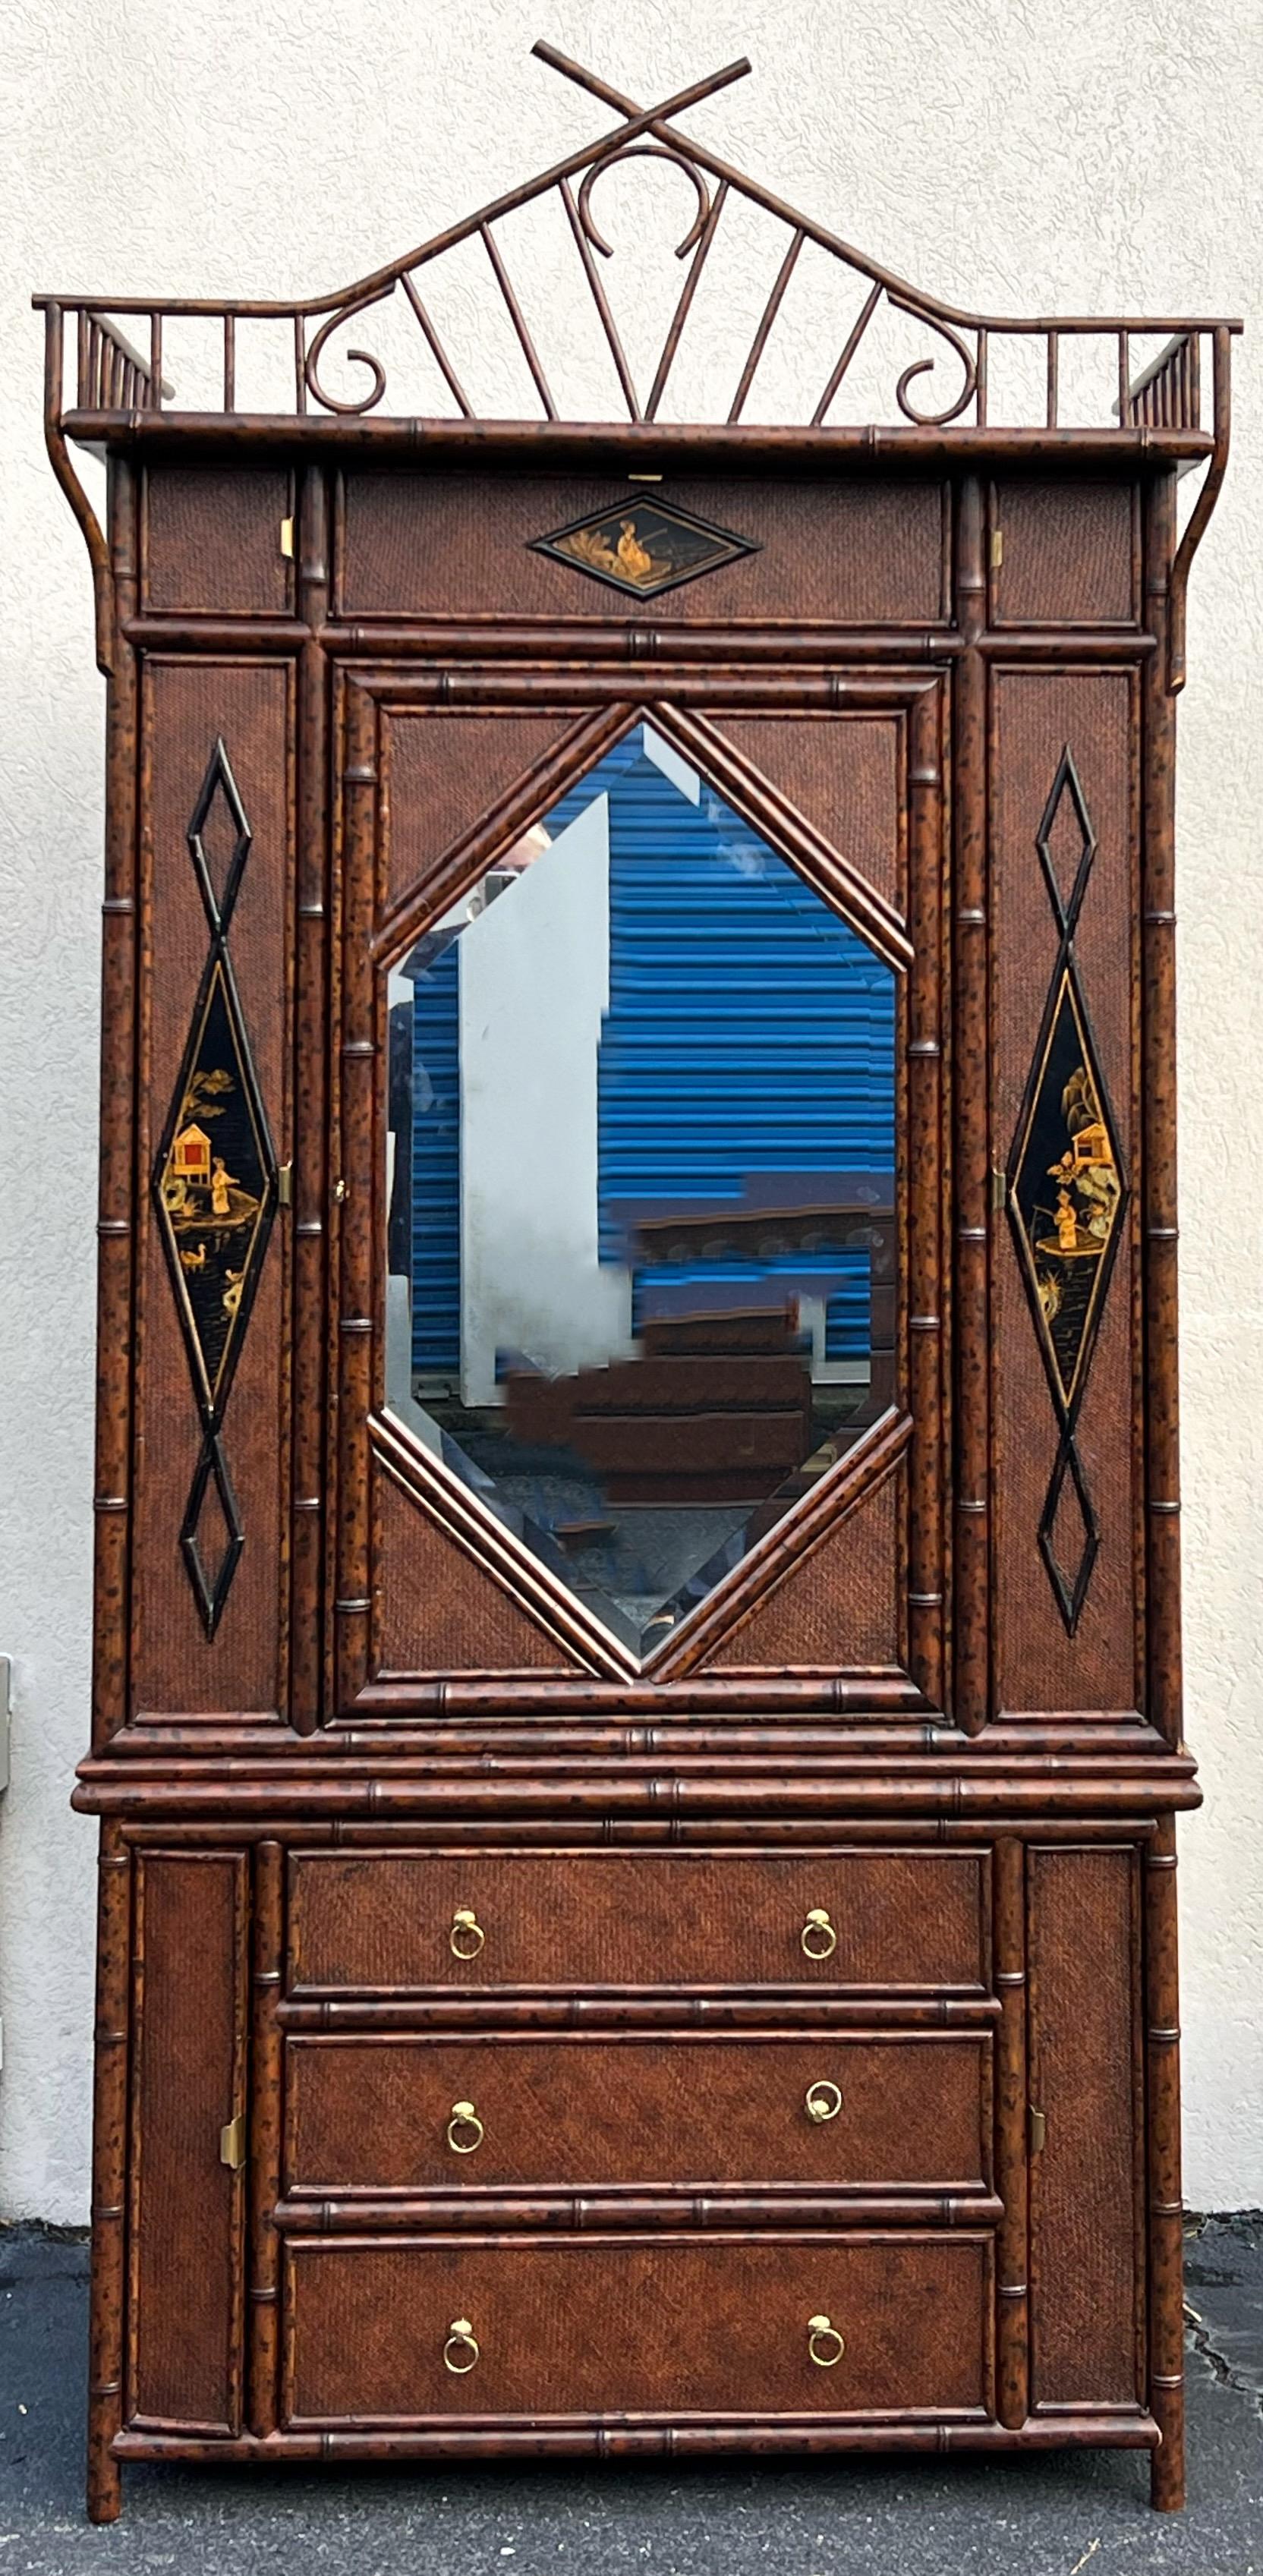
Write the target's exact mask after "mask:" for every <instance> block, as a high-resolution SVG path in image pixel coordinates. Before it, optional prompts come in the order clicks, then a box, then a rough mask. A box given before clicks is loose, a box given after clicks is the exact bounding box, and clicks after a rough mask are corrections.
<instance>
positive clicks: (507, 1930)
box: [287, 1849, 989, 1995]
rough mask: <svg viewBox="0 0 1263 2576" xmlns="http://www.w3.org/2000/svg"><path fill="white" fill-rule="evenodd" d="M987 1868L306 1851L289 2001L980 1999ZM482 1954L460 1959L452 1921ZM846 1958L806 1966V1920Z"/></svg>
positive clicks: (880, 1857)
mask: <svg viewBox="0 0 1263 2576" xmlns="http://www.w3.org/2000/svg"><path fill="white" fill-rule="evenodd" d="M985 1899H986V1863H985V1860H984V1858H983V1856H982V1855H981V1854H975V1853H967V1852H938V1851H921V1852H916V1851H914V1852H900V1851H886V1852H866V1851H845V1850H844V1851H830V1850H828V1849H824V1850H821V1851H819V1852H816V1853H801V1854H798V1853H795V1854H793V1855H790V1854H788V1853H784V1854H782V1853H778V1852H774V1851H768V1852H763V1853H760V1854H759V1855H758V1856H757V1857H754V1856H751V1857H749V1858H747V1857H746V1856H745V1855H744V1854H741V1853H726V1852H724V1853H714V1854H710V1853H704V1852H683V1851H675V1852H631V1853H621V1852H603V1853H587V1852H583V1851H576V1852H558V1853H545V1852H540V1853H533V1852H524V1851H513V1850H505V1851H503V1852H495V1853H493V1852H469V1853H467V1854H461V1853H460V1852H455V1851H452V1852H438V1851H434V1852H416V1853H410V1852H407V1851H402V1852H398V1853H387V1852H382V1853H380V1854H377V1853H367V1852H365V1853H355V1854H350V1853H339V1852H330V1853H324V1852H300V1853H297V1854H296V1855H295V1857H294V1859H293V1861H292V1862H291V1866H290V1901H289V1927H290V1928H289V1973H288V1979H287V1991H288V1992H289V1993H290V1994H293V1995H316V1994H337V1993H359V1994H391V1993H403V1992H407V1991H408V1990H410V1989H412V1990H415V1991H417V1992H419V1993H424V1992H426V1991H427V1990H429V1989H431V1988H433V1987H440V1988H443V1987H446V1988H452V1987H455V1988H456V1989H457V1991H459V1992H462V1993H469V1992H473V1993H478V1992H483V1991H486V1990H487V1989H488V1988H494V1987H500V1986H507V1987H515V1986H520V1987H537V1986H538V1987H548V1986H553V1985H560V1986H564V1987H566V1988H568V1989H574V1988H576V1987H588V1986H590V1987H594V1988H600V1987H604V1986H632V1987H640V1986H657V1987H661V1986H668V1987H684V1988H704V1987H708V1986H719V1987H737V1988H741V1987H748V1986H763V1985H766V1986H773V1987H781V1986H811V1987H813V1988H816V1989H821V1988H841V1989H843V1990H846V1989H848V1988H849V1989H850V1990H852V1991H858V1992H874V1993H878V1992H882V1991H885V1990H887V1989H889V1990H893V1991H895V1992H898V1991H899V1990H900V1989H902V1990H904V1991H907V1990H909V1989H911V1990H914V1991H915V1990H917V1989H927V1988H929V1989H933V1990H934V1991H935V1992H941V1993H948V1992H950V1993H955V1994H962V1995H968V1994H975V1995H976V1994H979V1993H982V1992H984V1991H985V1990H986V1987H987V1984H988V1977H989V1937H988V1936H989V1925H988V1921H987V1915H986V1905H985ZM462 1907H472V1908H473V1910H474V1912H475V1914H476V1916H477V1919H478V1924H479V1926H480V1928H481V1930H482V1932H483V1935H484V1945H483V1947H482V1948H481V1950H479V1951H478V1952H477V1953H476V1955H475V1956H474V1957H472V1958H470V1959H461V1958H459V1957H455V1956H454V1955H453V1953H452V1949H451V1937H450V1936H451V1931H452V1924H453V1920H454V1917H455V1915H456V1912H457V1909H458V1908H462ZM821 1907H822V1908H823V1909H824V1910H825V1911H826V1912H827V1913H828V1915H829V1917H830V1922H831V1924H832V1927H833V1930H834V1933H835V1936H836V1948H835V1949H834V1950H833V1951H832V1952H831V1953H829V1954H828V1955H826V1956H824V1957H822V1958H817V1959H813V1958H811V1957H810V1956H809V1955H807V1954H805V1953H804V1950H803V1943H802V1936H803V1931H804V1927H805V1925H806V1923H807V1917H808V1915H809V1914H810V1913H811V1911H812V1910H813V1908H821Z"/></svg>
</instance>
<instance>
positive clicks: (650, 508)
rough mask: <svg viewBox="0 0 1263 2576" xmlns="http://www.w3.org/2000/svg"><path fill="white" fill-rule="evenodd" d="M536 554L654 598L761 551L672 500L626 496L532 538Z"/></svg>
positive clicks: (639, 595)
mask: <svg viewBox="0 0 1263 2576" xmlns="http://www.w3.org/2000/svg"><path fill="white" fill-rule="evenodd" d="M532 545H533V550H534V552H535V553H536V554H543V555H551V556H552V557H553V558H554V560H555V561H556V562H558V563H564V564H572V565H574V567H575V569H576V570H577V571H579V572H586V573H590V574H591V575H592V576H593V578H594V580H596V581H604V582H608V583H610V584H611V585H612V587H613V588H614V589H615V590H624V591H630V592H631V594H632V596H633V597H634V598H636V599H653V598H655V597H656V595H657V593H658V592H659V591H661V590H673V589H674V588H675V586H676V584H677V583H678V582H682V581H693V580H694V579H695V578H696V576H697V575H698V574H699V573H704V572H717V571H718V569H719V566H720V565H721V564H727V563H735V562H736V561H737V559H738V557H739V556H740V555H748V554H757V552H758V550H759V549H758V546H757V544H756V543H755V542H754V540H753V539H751V538H749V537H738V536H734V535H733V533H732V531H731V530H730V529H726V528H712V527H709V526H708V525H707V523H706V521H705V520H704V519H695V518H694V517H693V515H692V513H691V511H688V510H680V509H677V508H676V506H675V504H674V503H673V502H670V501H642V500H639V499H624V500H621V501H618V502H616V503H615V504H614V506H613V507H612V508H610V509H608V510H598V511H595V512H593V513H591V514H590V515H589V516H588V517H587V518H584V519H577V520H575V521H574V522H573V524H572V525H571V526H570V527H567V528H558V529H557V530H556V531H555V532H554V533H553V534H552V535H551V536H546V537H536V538H534V539H533V540H532Z"/></svg>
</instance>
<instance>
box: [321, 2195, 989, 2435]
mask: <svg viewBox="0 0 1263 2576" xmlns="http://www.w3.org/2000/svg"><path fill="white" fill-rule="evenodd" d="M285 2299H286V2320H285V2323H286V2338H285V2341H286V2367H285V2380H286V2421H287V2422H288V2424H289V2425H290V2426H291V2427H294V2428H301V2427H304V2426H311V2427H316V2426H337V2425H349V2424H355V2425H357V2426H361V2425H368V2424H373V2425H379V2426H390V2425H412V2424H417V2423H424V2422H427V2421H429V2422H432V2421H433V2420H434V2419H436V2418H442V2417H448V2418H452V2417H456V2418H460V2419H466V2420H468V2419H469V2418H471V2417H472V2418H476V2419H477V2418H488V2417H493V2418H496V2417H498V2418H504V2417H510V2418H512V2417H529V2418H530V2419H531V2421H532V2422H534V2423H538V2422H539V2421H540V2420H541V2419H543V2420H547V2419H549V2418H556V2417H575V2416H579V2417H586V2416H593V2415H611V2414H618V2415H627V2414H649V2415H664V2414H665V2415H672V2414H688V2415H702V2416H715V2415H737V2416H744V2415H747V2414H749V2415H754V2414H758V2415H760V2416H764V2417H766V2416H768V2415H788V2416H800V2415H805V2416H816V2415H831V2416H839V2415H841V2416H857V2415H858V2416H891V2415H898V2416H901V2417H906V2416H908V2415H910V2414H911V2415H927V2416H940V2415H953V2416H973V2417H979V2416H985V2415H986V2414H988V2413H989V2412H990V2381H991V2365H990V2350H991V2326H990V2317H991V2240H990V2238H989V2237H987V2236H985V2235H981V2234H978V2235H968V2236H965V2235H951V2236H944V2235H940V2236H931V2235H918V2234H913V2233H912V2232H910V2231H901V2232H900V2233H898V2234H894V2233H888V2234H868V2233H866V2234H863V2235H860V2234H856V2235H853V2236H832V2237H830V2236H799V2237H786V2236H762V2237H752V2238H738V2237H735V2236H715V2237H709V2238H706V2239H705V2240H702V2239H700V2238H696V2237H674V2238H653V2239H651V2238H644V2237H627V2238H624V2239H622V2240H621V2241H619V2240H617V2239H611V2238H609V2237H601V2236H592V2237H574V2236H559V2237H553V2238H550V2239H548V2240H541V2239H540V2238H538V2237H535V2238H523V2239H522V2240H521V2242H520V2243H516V2244H513V2243H504V2242H499V2243H493V2242H489V2241H486V2240H479V2239H472V2240H471V2239H469V2238H464V2239H462V2240H460V2241H459V2242H454V2241H453V2240H451V2239H450V2238H445V2237H431V2238H428V2239H424V2240H422V2239H416V2238H400V2239H396V2240H395V2241H393V2242H392V2243H389V2244H382V2243H380V2242H374V2241H372V2240H370V2239H368V2238H364V2237H343V2238H341V2239H333V2238H328V2237H326V2238H322V2239H318V2238H305V2239H304V2238H300V2239H297V2240H295V2241H293V2242H291V2243H290V2244H289V2245H288V2246H287V2248H286V2283H285ZM816 2316H827V2317H829V2318H830V2320H831V2321H832V2324H833V2326H834V2327H835V2328H836V2329H838V2330H839V2332H840V2333H841V2334H842V2336H843V2338H844V2341H845V2350H844V2352H843V2353H842V2356H841V2358H840V2360H838V2361H837V2362H836V2363H835V2364H834V2365H833V2366H832V2367H828V2368H821V2367H819V2366H818V2365H817V2364H816V2363H815V2362H813V2360H812V2358H811V2355H810V2352H809V2350H808V2321H809V2319H811V2318H813V2317H816ZM458 2320H465V2321H467V2322H468V2325H469V2327H470V2329H471V2331H472V2334H473V2336H474V2337H475V2338H476V2341H477V2344H478V2358H477V2360H476V2362H474V2365H473V2367H472V2368H470V2369H469V2370H468V2371H467V2372H466V2373H465V2374H464V2375H463V2376H460V2377H458V2376H456V2375H454V2373H453V2372H452V2371H451V2370H450V2369H449V2368H448V2367H446V2366H445V2363H444V2346H445V2343H446V2342H447V2338H448V2336H449V2335H450V2333H451V2330H452V2327H453V2325H454V2323H456V2322H457V2321H458ZM832 2348H833V2347H832V2345H831V2344H830V2343H826V2344H825V2345H824V2346H823V2349H824V2350H826V2351H829V2350H832ZM452 2357H453V2358H454V2359H456V2360H458V2361H467V2360H468V2359H469V2358H470V2353H469V2349H468V2347H467V2346H466V2345H464V2344H461V2345H458V2346H457V2347H456V2349H455V2351H454V2353H453V2355H452Z"/></svg>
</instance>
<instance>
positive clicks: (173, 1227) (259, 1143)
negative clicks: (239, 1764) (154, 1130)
mask: <svg viewBox="0 0 1263 2576" xmlns="http://www.w3.org/2000/svg"><path fill="white" fill-rule="evenodd" d="M187 838H188V845H189V854H190V857H191V858H192V861H193V868H194V872H195V874H196V877H197V881H198V885H199V888H200V890H201V895H202V901H203V903H204V905H205V907H206V917H207V922H208V925H209V929H210V946H209V950H208V953H207V958H206V964H205V967H204V970H203V973H202V980H201V984H200V986H199V989H198V994H197V999H196V1001H195V1003H194V1006H193V1016H192V1021H191V1025H190V1028H189V1035H188V1042H187V1044H186V1047H185V1050H184V1059H183V1062H182V1064H181V1066H180V1072H179V1076H178V1079H177V1082H176V1087H175V1091H174V1093H173V1095H172V1099H171V1105H170V1108H169V1110H168V1112H167V1118H166V1123H165V1126H164V1128H163V1132H162V1140H161V1143H160V1144H159V1147H158V1153H157V1157H156V1160H155V1163H154V1171H153V1197H154V1204H155V1207H156V1210H157V1215H158V1225H159V1231H160V1233H161V1236H162V1243H163V1249H164V1251H165V1253H166V1257H167V1266H168V1268H169V1270H170V1273H171V1281H172V1286H173V1288H174V1291H175V1300H176V1306H177V1309H178V1312H179V1316H180V1323H181V1326H182V1328H183V1332H184V1341H185V1348H186V1350H187V1352H188V1359H189V1368H190V1371H191V1374H192V1379H193V1393H194V1396H195V1399H196V1402H197V1407H198V1412H199V1414H200V1416H201V1422H202V1432H203V1439H202V1448H201V1452H200V1454H199V1457H198V1462H197V1467H196V1470H195V1473H194V1478H193V1484H192V1487H191V1489H190V1493H189V1499H188V1505H187V1508H186V1510H185V1515H184V1524H183V1527H182V1529H181V1532H180V1547H181V1550H182V1553H183V1556H184V1561H185V1565H186V1567H187V1569H188V1573H189V1578H190V1581H191V1582H192V1585H193V1589H194V1592H195V1594H196V1596H197V1601H198V1606H199V1608H200V1610H201V1614H202V1620H203V1624H204V1626H205V1629H206V1633H207V1636H208V1637H212V1636H213V1635H214V1633H215V1629H216V1627H217V1625H218V1623H219V1619H220V1615H221V1613H222V1611H223V1608H224V1604H225V1602H226V1600H227V1598H228V1594H229V1591H230V1589H231V1586H232V1580H233V1576H234V1574H235V1572H236V1569H237V1563H238V1559H239V1558H240V1555H241V1551H242V1548H243V1546H244V1544H245V1532H244V1530H243V1528H242V1524H241V1519H240V1515H239V1512H238V1509H237V1502H236V1497H235V1495H234V1493H233V1488H232V1480H231V1477H230V1475H229V1472H228V1467H227V1463H226V1460H225V1457H224V1453H223V1449H222V1446H221V1441H220V1432H221V1429H222V1425H223V1417H224V1407H225V1405H226V1403H227V1400H228V1394H229V1389H230V1387H231V1385H232V1380H233V1376H234V1374H235V1371H236V1367H237V1361H238V1358H239V1357H240V1352H241V1346H242V1341H243V1339H244V1335H245V1330H246V1325H247V1323H248V1321H249V1315H250V1309H251V1306H252V1304H253V1302H254V1295H255V1291H256V1288H257V1286H258V1282H259V1274H260V1271H261V1269H262V1266H263V1258H264V1254H265V1252H266V1250H267V1241H268V1236H269V1234H270V1232H271V1228H272V1220H273V1217H274V1216H275V1213H276V1198H277V1168H276V1155H275V1152H274V1150H273V1146H272V1138H271V1134H270V1131H269V1128H268V1121H267V1114H266V1111H265V1109H264V1106H263V1101H262V1098H261V1096H260V1093H259V1087H258V1082H257V1080H256V1077H255V1071H254V1065H253V1062H252V1059H251V1055H250V1045H249V1040H248V1038H247V1035H246V1028H245V1022H244V1020H243V1017H242V1011H241V1003H240V1000H239V998H238V994H237V988H236V983H235V981H234V977H233V971H232V961H231V958H230V956H229V953H228V944H227V933H228V925H229V922H230V920H231V918H232V913H233V908H234V906H235V904H236V900H237V895H238V892H239V889H240V885H241V879H242V874H243V871H244V868H245V864H246V860H247V858H248V856H249V852H250V839H251V835H250V826H249V824H248V822H247V821H246V816H245V812H244V809H243V807H242V803H241V798H240V795H239V794H238V791H237V785H236V781H235V780H234V778H233V775H232V770H231V768H230V766H229V762H228V755H227V752H226V751H225V749H224V745H223V743H222V742H216V744H215V747H214V750H213V751H212V753H211V758H210V762H209V764H208V767H207V771H206V776H205V778H204V779H203V781H202V787H201V791H200V793H199V796H198V799H197V803H196V805H195V807H194V809H193V815H192V818H191V820H190V823H189V829H188V835H187Z"/></svg>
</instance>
